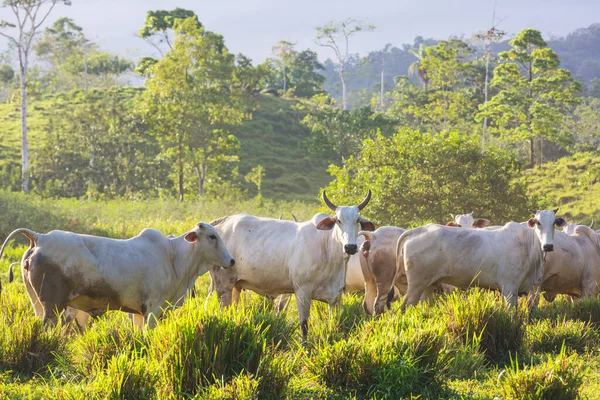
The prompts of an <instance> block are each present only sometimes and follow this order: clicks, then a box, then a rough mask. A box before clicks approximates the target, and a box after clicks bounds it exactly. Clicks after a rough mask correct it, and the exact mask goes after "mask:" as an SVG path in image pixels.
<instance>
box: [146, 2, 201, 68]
mask: <svg viewBox="0 0 600 400" xmlns="http://www.w3.org/2000/svg"><path fill="white" fill-rule="evenodd" d="M187 18H194V19H195V20H196V24H198V25H199V26H202V24H201V23H200V21H198V17H197V16H196V14H195V13H194V12H193V11H191V10H185V9H183V8H176V9H174V10H171V11H167V10H156V11H148V13H147V14H146V20H145V21H144V26H143V27H142V29H140V37H141V38H142V39H145V40H146V41H147V42H148V43H150V44H151V45H152V46H153V47H154V48H155V49H156V50H158V52H159V53H160V55H161V56H164V55H165V52H166V51H169V50H170V49H171V48H172V47H173V45H172V43H171V42H172V41H173V39H172V37H171V35H172V31H173V27H174V26H175V22H176V21H178V20H184V19H187ZM165 45H166V46H165Z"/></svg>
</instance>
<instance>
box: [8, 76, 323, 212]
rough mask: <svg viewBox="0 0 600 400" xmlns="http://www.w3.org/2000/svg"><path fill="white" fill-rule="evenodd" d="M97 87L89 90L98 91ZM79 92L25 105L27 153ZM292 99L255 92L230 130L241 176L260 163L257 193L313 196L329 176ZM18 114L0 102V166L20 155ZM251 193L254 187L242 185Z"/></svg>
mask: <svg viewBox="0 0 600 400" xmlns="http://www.w3.org/2000/svg"><path fill="white" fill-rule="evenodd" d="M113 90H114V91H116V92H117V93H118V94H119V96H121V97H122V98H124V99H127V100H130V99H132V98H133V97H134V96H135V95H136V94H137V93H139V92H140V91H141V90H143V89H140V88H121V89H113ZM102 93H103V92H102V90H98V89H97V90H94V91H93V92H92V95H97V96H102V95H103V94H102ZM78 94H80V92H69V93H61V94H57V95H47V96H44V97H42V98H40V99H36V100H32V101H31V104H30V107H29V118H28V129H29V143H30V150H31V157H32V158H35V154H36V150H37V148H38V146H39V143H40V139H42V138H43V137H44V129H45V127H46V125H47V123H48V120H49V118H50V117H51V116H52V114H53V113H56V111H57V108H58V109H63V108H64V109H68V107H70V106H71V105H72V104H73V103H74V102H77V101H79V100H78V99H79V98H80V96H78ZM297 103H298V101H297V100H292V99H284V98H280V97H275V96H272V95H269V94H263V95H261V96H260V98H259V100H258V102H257V109H256V110H255V111H254V112H252V118H251V119H250V120H247V121H245V122H244V123H243V124H242V125H241V126H240V127H236V128H235V129H234V131H233V133H234V134H235V136H236V137H237V138H238V139H239V140H240V143H241V149H240V166H239V171H240V174H241V176H245V175H246V174H247V173H248V172H249V171H250V170H251V169H252V168H253V167H255V166H257V165H259V164H260V165H262V166H263V167H264V168H265V177H264V180H263V184H262V195H263V197H266V198H271V199H282V200H288V201H290V200H302V201H313V202H314V201H315V200H316V197H317V194H318V193H319V189H320V188H321V187H323V186H326V185H327V184H328V183H329V181H330V180H331V177H330V175H329V174H328V173H327V172H326V169H327V166H328V164H329V162H328V160H320V159H317V158H314V157H311V156H310V154H307V153H306V150H305V149H304V147H305V146H303V142H304V141H305V140H306V139H307V138H308V136H309V134H310V132H309V130H308V129H307V128H306V127H304V126H303V125H302V124H301V123H300V121H301V120H302V118H303V114H301V113H300V112H299V111H297V110H296V109H295V108H294V106H295V105H296V104H297ZM20 124H21V117H20V109H19V105H18V104H0V127H1V128H0V168H2V167H3V166H4V165H5V164H9V165H11V166H13V167H17V166H18V165H20V160H21V155H20V154H21V125H20ZM245 188H246V189H248V191H249V194H250V195H251V196H253V195H256V187H255V186H254V185H253V184H246V187H245Z"/></svg>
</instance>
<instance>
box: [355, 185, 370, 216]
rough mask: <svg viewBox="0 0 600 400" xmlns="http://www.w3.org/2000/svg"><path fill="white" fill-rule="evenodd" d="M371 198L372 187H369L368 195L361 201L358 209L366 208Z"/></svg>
mask: <svg viewBox="0 0 600 400" xmlns="http://www.w3.org/2000/svg"><path fill="white" fill-rule="evenodd" d="M370 200H371V189H369V191H368V192H367V196H366V197H365V199H364V200H363V201H361V202H360V204H359V205H357V207H358V210H359V211H360V210H362V209H363V208H365V207H366V206H367V204H369V201H370Z"/></svg>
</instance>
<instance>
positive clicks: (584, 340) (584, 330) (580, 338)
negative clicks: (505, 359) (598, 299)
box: [526, 319, 598, 353]
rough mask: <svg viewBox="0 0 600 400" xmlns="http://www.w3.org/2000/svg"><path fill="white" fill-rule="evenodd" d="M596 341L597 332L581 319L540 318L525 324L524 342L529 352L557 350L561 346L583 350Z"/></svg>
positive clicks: (577, 350)
mask: <svg viewBox="0 0 600 400" xmlns="http://www.w3.org/2000/svg"><path fill="white" fill-rule="evenodd" d="M597 341H598V333H597V332H596V331H595V330H594V329H592V327H591V326H590V324H589V323H586V322H582V321H569V320H566V319H563V320H562V321H550V320H542V321H537V322H536V323H532V324H530V325H529V326H527V335H526V343H527V347H528V348H529V350H530V351H531V352H542V353H547V352H554V353H556V352H559V351H560V350H561V348H562V347H563V346H565V348H566V349H571V350H574V351H576V352H579V353H581V352H584V351H586V350H588V348H589V347H590V346H593V345H595V344H596V343H597Z"/></svg>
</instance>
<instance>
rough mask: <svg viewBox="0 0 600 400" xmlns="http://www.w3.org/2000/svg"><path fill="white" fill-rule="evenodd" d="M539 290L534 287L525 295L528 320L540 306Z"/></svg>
mask: <svg viewBox="0 0 600 400" xmlns="http://www.w3.org/2000/svg"><path fill="white" fill-rule="evenodd" d="M541 290H542V289H541V287H540V286H536V287H534V288H533V290H532V291H531V292H529V294H528V295H527V308H528V309H529V317H530V318H531V315H532V313H533V312H535V310H537V308H538V306H539V304H540V294H541Z"/></svg>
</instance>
